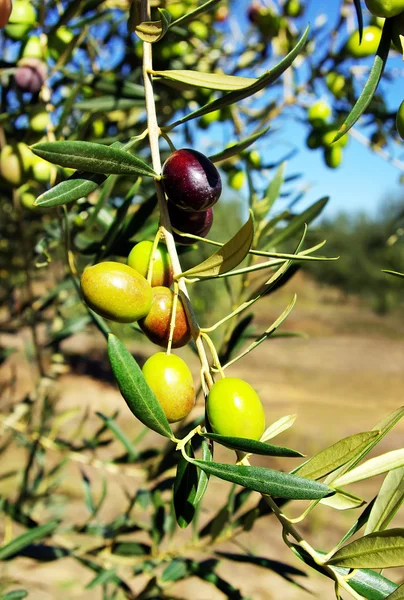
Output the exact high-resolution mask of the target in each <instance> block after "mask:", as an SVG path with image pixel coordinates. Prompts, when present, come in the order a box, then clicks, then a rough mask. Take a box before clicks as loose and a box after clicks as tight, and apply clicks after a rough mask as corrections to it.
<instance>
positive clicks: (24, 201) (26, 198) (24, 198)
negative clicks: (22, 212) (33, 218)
mask: <svg viewBox="0 0 404 600" xmlns="http://www.w3.org/2000/svg"><path fill="white" fill-rule="evenodd" d="M36 199H37V194H34V193H33V192H32V191H29V190H27V191H25V192H23V193H22V194H21V195H20V201H21V205H22V206H23V207H24V208H26V209H27V210H29V211H31V212H34V213H40V212H41V209H40V207H39V206H35V204H34V202H35V200H36Z"/></svg>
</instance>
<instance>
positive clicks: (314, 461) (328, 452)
mask: <svg viewBox="0 0 404 600" xmlns="http://www.w3.org/2000/svg"><path fill="white" fill-rule="evenodd" d="M377 436H378V432H377V431H365V432H363V433H355V434H354V435H350V436H349V437H346V438H344V439H342V440H340V441H338V442H336V443H335V444H333V445H332V446H330V447H329V448H326V449H325V450H322V451H321V452H319V453H318V454H316V455H315V456H313V458H311V459H310V460H308V461H307V462H306V463H304V464H303V465H302V466H301V467H298V468H297V469H295V471H294V472H295V473H299V475H301V476H302V477H309V478H311V479H319V478H321V477H324V476H325V475H328V474H329V473H331V472H332V471H335V469H338V467H341V466H342V465H344V464H345V463H347V462H348V461H349V460H351V459H352V458H355V456H357V455H358V454H359V453H360V452H361V451H362V450H363V449H364V448H365V447H366V446H367V444H368V443H369V441H370V440H372V439H375V438H376V437H377Z"/></svg>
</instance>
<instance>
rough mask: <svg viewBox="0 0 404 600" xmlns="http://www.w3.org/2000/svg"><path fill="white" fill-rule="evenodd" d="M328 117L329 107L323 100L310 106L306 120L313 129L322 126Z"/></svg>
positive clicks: (329, 113) (329, 114)
mask: <svg viewBox="0 0 404 600" xmlns="http://www.w3.org/2000/svg"><path fill="white" fill-rule="evenodd" d="M330 116H331V107H330V105H329V104H327V102H325V101H324V100H319V101H318V102H315V103H314V104H312V105H311V106H310V108H309V110H308V112H307V118H308V120H309V123H311V124H312V125H313V127H321V126H323V125H324V123H326V121H327V119H328V118H329V117H330Z"/></svg>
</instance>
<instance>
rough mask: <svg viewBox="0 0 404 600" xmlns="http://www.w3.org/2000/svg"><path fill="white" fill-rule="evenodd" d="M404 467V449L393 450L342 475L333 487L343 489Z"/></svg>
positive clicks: (334, 482)
mask: <svg viewBox="0 0 404 600" xmlns="http://www.w3.org/2000/svg"><path fill="white" fill-rule="evenodd" d="M375 439H376V438H375ZM403 466H404V448H400V449H399V450H391V451H390V452H386V453H385V454H381V455H380V456H375V457H374V458H370V459H369V460H367V461H366V462H364V463H363V464H361V465H359V466H358V467H356V468H355V469H352V470H350V471H348V472H347V473H345V474H344V475H341V476H340V477H338V478H337V479H335V480H334V481H333V487H341V486H344V485H348V484H350V483H354V482H356V481H361V480H363V479H369V478H370V477H375V476H376V475H380V474H382V473H386V471H391V470H392V469H398V468H399V467H403Z"/></svg>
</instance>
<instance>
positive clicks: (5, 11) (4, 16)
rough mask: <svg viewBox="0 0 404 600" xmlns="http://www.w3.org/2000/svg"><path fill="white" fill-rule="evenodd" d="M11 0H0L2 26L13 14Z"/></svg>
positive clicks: (0, 21) (0, 23)
mask: <svg viewBox="0 0 404 600" xmlns="http://www.w3.org/2000/svg"><path fill="white" fill-rule="evenodd" d="M11 9H12V6H11V0H0V28H3V27H4V26H5V25H7V23H8V20H9V18H10V14H11Z"/></svg>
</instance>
